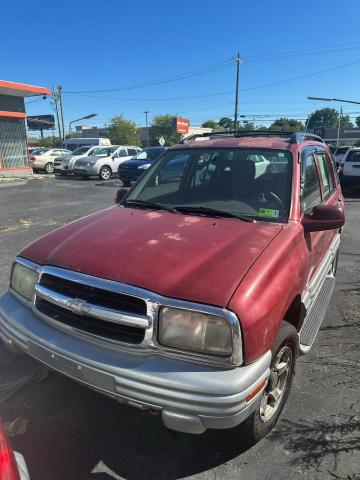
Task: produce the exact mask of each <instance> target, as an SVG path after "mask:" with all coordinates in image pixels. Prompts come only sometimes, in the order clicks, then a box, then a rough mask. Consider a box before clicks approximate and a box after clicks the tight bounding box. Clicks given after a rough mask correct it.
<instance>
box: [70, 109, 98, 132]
mask: <svg viewBox="0 0 360 480" xmlns="http://www.w3.org/2000/svg"><path fill="white" fill-rule="evenodd" d="M96 116H97V113H89V115H85V117H81V118H77V119H76V120H71V122H69V136H70V135H71V125H72V124H73V123H75V122H80V120H88V119H89V118H94V117H96Z"/></svg>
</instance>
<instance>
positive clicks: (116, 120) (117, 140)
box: [108, 115, 141, 145]
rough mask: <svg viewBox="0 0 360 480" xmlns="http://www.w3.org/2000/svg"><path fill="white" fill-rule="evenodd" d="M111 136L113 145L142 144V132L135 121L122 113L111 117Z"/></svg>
mask: <svg viewBox="0 0 360 480" xmlns="http://www.w3.org/2000/svg"><path fill="white" fill-rule="evenodd" d="M108 129H109V138H110V140H111V143H112V144H113V145H140V143H141V142H140V132H139V129H138V128H137V126H136V125H135V123H133V122H130V121H129V120H126V119H125V118H124V117H123V116H122V115H116V116H115V117H112V118H111V119H110V123H109V125H108Z"/></svg>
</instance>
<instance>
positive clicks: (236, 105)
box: [234, 53, 244, 130]
mask: <svg viewBox="0 0 360 480" xmlns="http://www.w3.org/2000/svg"><path fill="white" fill-rule="evenodd" d="M234 61H235V63H236V87H235V112H234V130H236V129H237V124H238V104H239V76H240V64H241V63H244V60H243V59H242V58H241V57H240V54H239V53H238V54H237V56H236V57H234Z"/></svg>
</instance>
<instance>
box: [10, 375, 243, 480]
mask: <svg viewBox="0 0 360 480" xmlns="http://www.w3.org/2000/svg"><path fill="white" fill-rule="evenodd" d="M70 392H71V394H70V395H69V393H70ZM21 397H22V399H26V398H28V399H30V398H31V404H30V403H28V402H26V401H22V402H21V401H20V399H15V400H16V401H15V402H13V403H12V404H8V405H7V406H6V411H7V415H11V414H12V415H13V416H15V415H16V413H15V412H19V410H21V415H22V416H23V417H24V418H26V419H27V420H29V430H28V434H27V435H26V436H24V437H18V438H15V439H14V442H13V443H14V447H15V448H16V449H17V450H18V451H20V452H21V453H22V454H23V455H24V456H25V458H26V460H27V463H28V466H29V470H30V476H31V478H36V479H37V480H48V479H50V478H51V480H63V479H65V478H67V479H76V480H81V479H89V480H91V479H94V480H97V479H102V478H104V479H105V478H112V477H111V476H109V475H107V474H105V473H100V472H101V468H100V470H99V468H96V467H99V465H102V464H105V465H106V467H107V468H108V469H110V471H111V472H114V473H115V474H116V475H117V476H119V477H120V478H125V479H129V480H132V479H134V480H135V479H137V480H139V479H143V478H146V479H157V480H165V479H167V480H170V479H179V478H183V477H186V476H189V475H193V474H196V473H199V472H203V471H206V470H208V469H211V468H213V467H215V466H218V465H220V464H223V463H225V462H227V461H228V460H230V459H233V458H234V457H236V456H238V455H240V454H241V453H243V452H244V451H245V450H246V449H247V448H248V447H247V446H246V444H245V442H244V441H242V440H241V438H240V432H239V430H238V429H236V428H235V429H232V430H227V431H208V432H206V433H205V434H203V435H199V436H195V435H186V434H180V433H176V432H171V431H169V430H167V429H166V428H165V427H163V426H162V423H161V419H160V418H159V417H152V416H150V415H149V414H148V413H146V412H141V411H138V410H136V409H134V408H130V407H125V406H122V405H120V404H118V403H117V402H115V401H114V400H112V399H109V398H107V397H104V396H102V395H100V394H98V393H95V392H92V391H90V390H88V389H87V388H86V387H82V386H80V385H78V384H76V383H74V382H72V381H71V380H69V379H67V378H64V377H63V376H60V375H58V374H56V373H53V374H51V375H50V377H49V378H48V380H47V381H45V382H42V383H41V384H37V385H31V386H28V387H26V388H24V390H22V392H21ZM19 402H20V403H19ZM40 405H41V407H40ZM12 411H13V412H14V413H12ZM5 420H6V418H5ZM94 470H95V471H96V472H99V473H95V472H94V473H91V472H93V471H94ZM113 478H117V477H116V476H113Z"/></svg>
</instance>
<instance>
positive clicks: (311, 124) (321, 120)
mask: <svg viewBox="0 0 360 480" xmlns="http://www.w3.org/2000/svg"><path fill="white" fill-rule="evenodd" d="M338 125H339V112H338V110H336V109H335V108H322V109H321V110H315V112H313V113H312V114H311V115H310V116H309V119H308V125H307V128H317V127H325V128H337V127H338ZM352 126H353V124H352V122H351V120H350V117H349V115H342V117H341V128H351V127H352Z"/></svg>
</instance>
